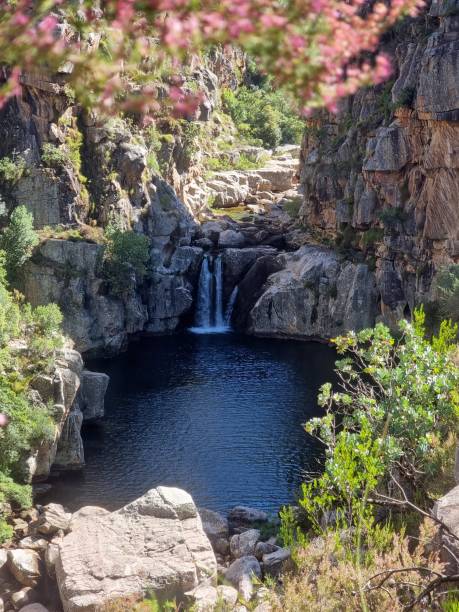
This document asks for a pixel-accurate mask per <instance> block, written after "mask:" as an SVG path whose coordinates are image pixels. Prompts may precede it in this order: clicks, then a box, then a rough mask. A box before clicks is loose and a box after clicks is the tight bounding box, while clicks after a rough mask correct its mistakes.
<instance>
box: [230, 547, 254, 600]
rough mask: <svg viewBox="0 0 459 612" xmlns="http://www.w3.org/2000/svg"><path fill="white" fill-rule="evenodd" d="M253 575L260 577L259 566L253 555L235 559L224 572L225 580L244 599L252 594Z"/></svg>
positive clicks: (247, 598) (248, 598) (249, 597)
mask: <svg viewBox="0 0 459 612" xmlns="http://www.w3.org/2000/svg"><path fill="white" fill-rule="evenodd" d="M254 577H255V578H261V567H260V564H259V563H258V561H257V559H256V558H255V557H253V556H248V557H240V558H239V559H236V561H233V563H232V564H231V565H230V566H229V568H228V569H227V570H226V572H225V578H226V580H228V581H229V582H231V584H233V585H234V586H235V587H236V588H237V589H238V591H239V593H240V594H241V596H242V597H243V598H244V599H245V600H246V601H249V600H250V599H251V597H252V595H253V584H252V579H253V578H254Z"/></svg>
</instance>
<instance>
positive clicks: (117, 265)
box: [104, 225, 150, 295]
mask: <svg viewBox="0 0 459 612" xmlns="http://www.w3.org/2000/svg"><path fill="white" fill-rule="evenodd" d="M105 237H106V246H105V252H104V272H105V276H106V277H107V280H108V281H109V282H110V285H111V287H112V290H113V292H114V293H115V294H117V295H123V294H125V293H129V291H130V290H131V289H132V286H133V283H135V280H136V279H138V280H142V279H143V277H144V276H145V274H146V273H147V262H148V259H149V256H150V251H149V246H150V242H149V240H148V238H147V236H144V235H143V234H136V233H135V232H133V231H123V230H121V229H119V228H116V227H114V226H112V225H109V226H108V228H107V230H106V232H105Z"/></svg>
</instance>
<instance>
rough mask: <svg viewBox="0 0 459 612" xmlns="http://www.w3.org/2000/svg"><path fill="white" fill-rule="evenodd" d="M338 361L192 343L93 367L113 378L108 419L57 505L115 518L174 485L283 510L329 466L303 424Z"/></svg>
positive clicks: (57, 492)
mask: <svg viewBox="0 0 459 612" xmlns="http://www.w3.org/2000/svg"><path fill="white" fill-rule="evenodd" d="M333 361H334V352H333V351H332V349H330V348H329V347H327V346H324V345H321V344H317V343H309V342H308V343H305V342H294V341H276V340H267V339H260V338H251V337H247V336H238V335H235V334H220V335H219V334H211V335H193V334H183V335H175V336H168V337H161V338H155V339H149V340H145V341H142V342H140V343H138V344H134V345H132V346H131V347H130V349H129V351H128V352H127V353H125V354H123V355H121V356H119V357H117V358H115V359H112V360H110V361H99V362H92V363H90V364H88V366H89V368H90V369H93V370H97V371H103V372H106V373H107V374H108V375H109V376H110V385H109V390H108V392H107V397H106V417H105V419H104V420H102V421H100V422H99V423H97V424H92V425H88V426H86V427H85V428H84V431H83V439H84V444H85V455H86V468H85V470H84V471H83V472H81V473H77V474H69V475H66V476H62V477H61V478H59V479H56V480H55V482H54V487H53V490H52V491H51V492H50V494H49V498H48V500H47V501H49V500H52V501H59V502H61V503H63V504H64V505H66V506H68V507H69V508H71V509H72V510H73V509H76V508H78V507H81V506H82V505H100V506H104V507H106V508H108V509H115V508H118V507H120V506H122V505H124V504H125V503H127V502H129V501H131V500H132V499H135V498H136V497H139V496H140V495H142V494H143V493H144V492H145V491H147V490H148V489H150V488H152V487H155V486H158V485H161V484H162V485H168V486H178V487H181V488H184V489H186V490H187V491H189V492H190V493H191V494H192V495H193V497H194V499H195V501H196V503H197V504H198V505H201V506H206V507H209V508H212V509H215V510H221V511H225V510H228V509H229V508H231V507H232V506H234V505H237V504H245V505H249V506H254V507H258V508H263V509H265V510H268V511H277V510H278V508H279V506H280V505H281V504H283V503H287V502H290V501H292V500H293V498H294V495H295V492H296V491H297V489H298V487H299V485H300V483H301V480H302V477H303V476H304V473H305V471H306V470H308V469H315V468H316V466H317V459H318V455H319V448H318V445H317V443H316V441H314V440H313V439H311V438H310V437H309V436H308V435H307V434H306V433H305V432H304V430H303V428H302V427H301V424H302V423H304V422H305V421H306V420H307V419H309V418H311V417H312V416H315V415H317V414H318V413H319V411H318V408H317V404H316V396H317V390H318V388H319V386H320V385H321V384H322V383H323V382H325V381H327V380H330V379H331V377H332V368H333Z"/></svg>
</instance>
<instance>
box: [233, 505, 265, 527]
mask: <svg viewBox="0 0 459 612" xmlns="http://www.w3.org/2000/svg"><path fill="white" fill-rule="evenodd" d="M267 520H268V515H267V514H266V512H263V510H258V509H257V508H249V507H248V506H235V507H234V508H232V509H231V510H230V513H229V514H228V521H229V522H230V523H235V524H239V525H241V524H242V525H249V524H250V523H257V522H259V521H260V522H266V521H267Z"/></svg>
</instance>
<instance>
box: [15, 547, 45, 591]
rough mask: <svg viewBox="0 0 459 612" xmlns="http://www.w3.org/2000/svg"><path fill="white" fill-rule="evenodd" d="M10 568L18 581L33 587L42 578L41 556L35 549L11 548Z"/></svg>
mask: <svg viewBox="0 0 459 612" xmlns="http://www.w3.org/2000/svg"><path fill="white" fill-rule="evenodd" d="M8 569H9V570H10V572H11V573H12V574H13V576H14V577H15V578H16V580H17V581H18V582H20V583H21V584H23V585H24V586H28V587H33V586H35V585H36V584H37V583H38V580H39V578H40V556H39V555H38V553H37V552H36V551H35V550H27V549H13V550H9V551H8Z"/></svg>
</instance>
